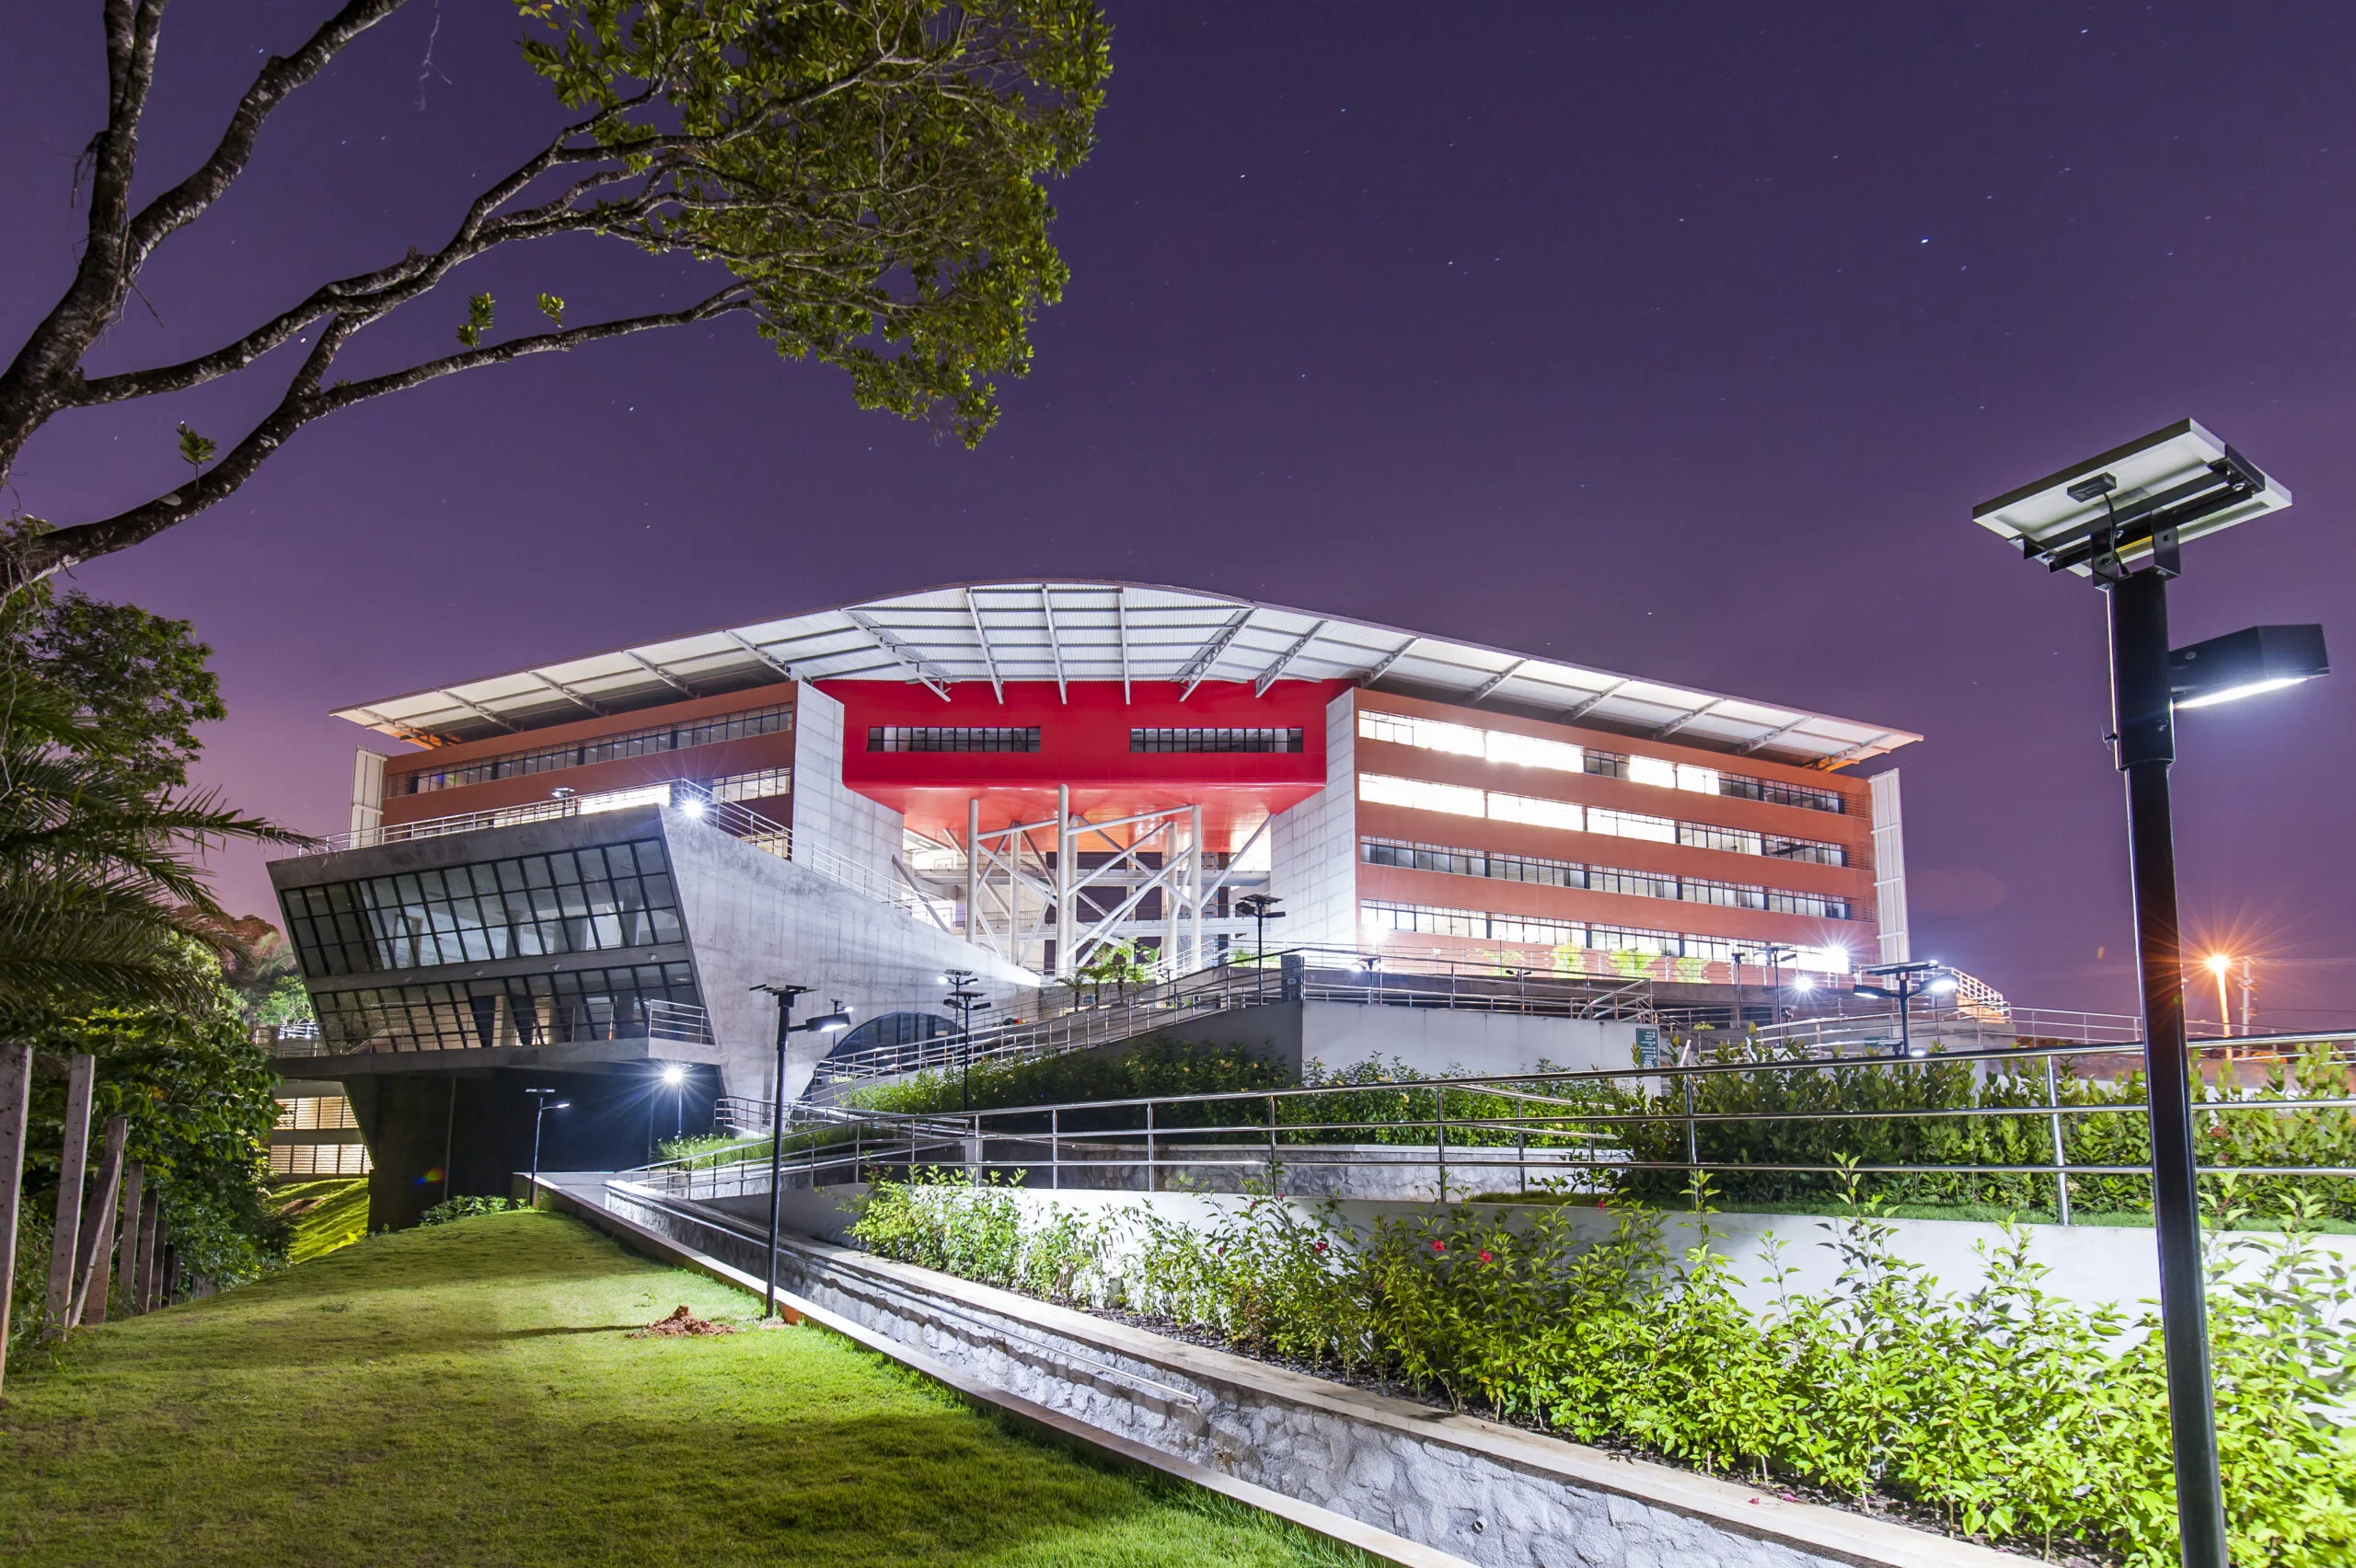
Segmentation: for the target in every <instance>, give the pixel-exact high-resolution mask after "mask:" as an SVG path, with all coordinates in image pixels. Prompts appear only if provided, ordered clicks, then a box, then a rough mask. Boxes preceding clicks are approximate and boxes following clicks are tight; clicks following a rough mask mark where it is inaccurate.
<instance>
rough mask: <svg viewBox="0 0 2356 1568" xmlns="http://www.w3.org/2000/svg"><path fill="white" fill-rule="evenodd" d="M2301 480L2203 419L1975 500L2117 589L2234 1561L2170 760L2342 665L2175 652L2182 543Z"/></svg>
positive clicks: (2205, 1393) (2164, 1077) (2157, 1051)
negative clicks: (2277, 695) (2183, 732)
mask: <svg viewBox="0 0 2356 1568" xmlns="http://www.w3.org/2000/svg"><path fill="white" fill-rule="evenodd" d="M2290 504H2291V493H2290V491H2288V490H2284V489H2283V488H2282V487H2281V485H2279V484H2277V483H2275V482H2274V481H2273V480H2272V479H2270V478H2268V477H2267V476H2266V475H2265V474H2264V473H2262V472H2260V471H2259V470H2258V468H2257V467H2255V466H2254V465H2252V464H2251V463H2250V461H2249V460H2248V459H2247V458H2246V457H2244V456H2243V455H2241V454H2240V453H2238V452H2235V450H2234V449H2233V448H2232V447H2230V446H2227V445H2226V444H2224V443H2223V442H2222V441H2219V440H2218V439H2217V438H2216V437H2215V436H2213V435H2212V434H2210V433H2209V432H2207V431H2206V430H2203V429H2202V428H2201V427H2200V425H2199V424H2197V423H2195V422H2194V421H2191V420H2180V421H2177V423H2175V424H2172V425H2169V426H2166V427H2165V428H2164V429H2161V430H2157V431H2154V432H2152V433H2151V434H2149V435H2147V436H2144V437H2142V438H2141V439H2140V440H2136V441H2131V442H2129V443H2128V444H2126V445H2124V446H2119V447H2114V448H2113V449H2111V450H2110V451H2108V452H2105V453H2103V454H2101V455H2098V456H2095V457H2091V458H2088V459H2086V460H2085V462H2082V463H2078V464H2074V465H2073V466H2072V467H2069V468H2066V469H2064V470H2062V471H2061V472H2060V473H2057V474H2053V475H2050V476H2049V477H2047V478H2042V479H2039V480H2038V481H2037V482H2036V483H2035V484H2031V485H2027V486H2024V487H2022V488H2021V489H2019V490H2014V491H2012V492H2011V493H2010V494H2007V495H2002V496H1999V497H1997V498H1996V499H1995V500H1993V501H1990V502H1982V503H1981V505H1979V506H1977V507H1974V508H1973V509H1972V513H1971V515H1972V520H1973V521H1974V522H1976V523H1978V524H1980V525H1981V526H1983V527H1985V528H1988V529H1990V530H1991V531H1992V532H1994V533H1996V534H1998V535H2000V536H2003V537H2004V538H2005V539H2006V540H2008V541H2010V542H2012V543H2014V544H2015V545H2017V546H2018V547H2019V548H2020V551H2021V555H2022V557H2023V559H2026V560H2028V561H2031V562H2034V563H2036V564H2038V565H2041V566H2043V567H2045V568H2046V569H2047V570H2048V571H2057V572H2059V571H2070V572H2074V573H2076V574H2077V575H2078V576H2080V577H2084V578H2087V579H2089V580H2091V581H2092V582H2094V584H2095V585H2096V587H2097V588H2099V589H2101V590H2102V591H2103V594H2104V595H2105V597H2106V598H2107V599H2108V610H2109V620H2110V683H2111V733H2110V735H2109V736H2108V739H2109V741H2110V742H2111V744H2112V746H2113V748H2114V751H2113V763H2114V765H2115V766H2116V767H2118V769H2119V772H2121V773H2123V774H2125V775H2126V778H2127V859H2128V873H2129V881H2130V882H2131V886H2132V887H2133V890H2134V900H2135V945H2136V967H2137V975H2138V980H2139V983H2140V985H2141V988H2142V1001H2143V1061H2144V1068H2145V1075H2146V1076H2145V1081H2146V1082H2147V1083H2148V1084H2149V1086H2150V1094H2151V1125H2152V1208H2153V1216H2152V1217H2153V1220H2154V1231H2155V1232H2156V1234H2157V1239H2158V1243H2159V1261H2160V1325H2161V1344H2162V1349H2163V1352H2164V1354H2165V1361H2166V1366H2167V1379H2168V1428H2169V1439H2170V1444H2171V1447H2172V1448H2173V1450H2174V1454H2173V1457H2174V1459H2175V1466H2176V1506H2177V1527H2178V1530H2179V1539H2181V1540H2182V1542H2183V1553H2184V1554H2183V1562H2184V1563H2185V1565H2186V1568H2226V1553H2225V1508H2224V1486H2223V1482H2222V1480H2221V1479H2220V1477H2219V1474H2218V1467H2217V1416H2216V1403H2215V1394H2214V1392H2213V1389H2212V1381H2211V1377H2210V1367H2209V1309H2208V1302H2207V1300H2206V1298H2205V1296H2204V1294H2203V1292H2204V1282H2203V1280H2202V1277H2201V1264H2200V1183H2199V1176H2198V1171H2197V1167H2196V1163H2195V1151H2194V1138H2193V1124H2192V1090H2191V1063H2190V1059H2189V1051H2188V1049H2187V1046H2186V1043H2185V1027H2184V948H2183V936H2182V932H2181V929H2180V928H2179V927H2178V925H2177V895H2176V843H2175V828H2174V825H2173V824H2172V822H2171V820H2170V808H2169V801H2168V767H2169V765H2170V764H2172V763H2173V762H2174V761H2175V760H2176V713H2177V709H2196V708H2206V707H2212V706H2214V705H2216V704H2220V703H2225V702H2232V701H2235V700H2238V699H2240V698H2248V697H2256V696H2258V695H2260V694H2262V693H2265V692H2269V691H2278V690H2281V689H2282V688H2283V687H2285V686H2293V685H2296V684H2298V683H2299V682H2301V681H2305V680H2312V679H2314V678H2315V677H2316V676H2318V675H2322V674H2328V673H2329V670H2330V666H2329V664H2328V663H2327V660H2326V659H2325V656H2324V647H2323V628H2320V627H2315V626H2305V627H2271V626H2268V627H2252V628H2247V629H2246V630H2244V631H2238V632H2235V633H2233V634H2232V635H2231V636H2227V637H2219V638H2212V639H2211V640H2208V641H2206V642H2199V643H2195V644H2193V645H2192V646H2190V647H2189V648H2182V649H2177V650H2176V651H2170V650H2169V648H2168V617H2167V583H2168V580H2169V579H2170V578H2172V577H2176V576H2178V575H2180V574H2181V573H2182V572H2183V570H2184V554H2183V548H2184V546H2185V545H2187V544H2189V543H2190V542H2191V541H2193V540H2195V539H2198V538H2201V537H2204V536H2208V535H2211V534H2215V533H2221V532H2223V530H2224V529H2227V528H2230V527H2232V526H2234V525H2235V524H2238V523H2245V522H2247V521H2249V520H2250V519H2252V518H2256V517H2262V516H2265V515H2267V514H2269V513H2275V512H2280V511H2281V510H2283V509H2284V508H2286V507H2288V506H2289V505H2290Z"/></svg>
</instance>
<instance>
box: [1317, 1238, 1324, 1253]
mask: <svg viewBox="0 0 2356 1568" xmlns="http://www.w3.org/2000/svg"><path fill="white" fill-rule="evenodd" d="M1317 1250H1318V1251H1321V1252H1322V1251H1324V1250H1325V1243H1324V1242H1322V1241H1320V1242H1319V1243H1317Z"/></svg>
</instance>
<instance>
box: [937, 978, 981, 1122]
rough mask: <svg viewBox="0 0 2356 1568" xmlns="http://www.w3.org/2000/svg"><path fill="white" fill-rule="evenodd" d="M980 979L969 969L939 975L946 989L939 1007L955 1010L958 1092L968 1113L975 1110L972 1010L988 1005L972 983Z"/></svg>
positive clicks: (962, 1105)
mask: <svg viewBox="0 0 2356 1568" xmlns="http://www.w3.org/2000/svg"><path fill="white" fill-rule="evenodd" d="M979 978H980V976H979V975H977V974H975V973H974V972H973V971H972V970H970V969H949V970H944V971H942V972H941V984H942V985H944V986H948V987H949V995H947V996H946V997H942V998H941V1006H943V1007H949V1008H955V1009H957V1044H958V1055H959V1058H960V1061H961V1062H962V1064H963V1066H962V1067H961V1069H960V1084H959V1088H958V1091H957V1092H958V1099H959V1101H960V1104H961V1107H962V1108H963V1109H964V1110H967V1111H971V1110H972V1109H973V1108H974V1009H976V1008H986V1007H987V1006H989V1003H987V1002H986V1001H984V1000H983V999H982V994H981V992H980V991H978V990H976V989H975V986H974V982H975V981H976V980H977V979H979Z"/></svg>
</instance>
